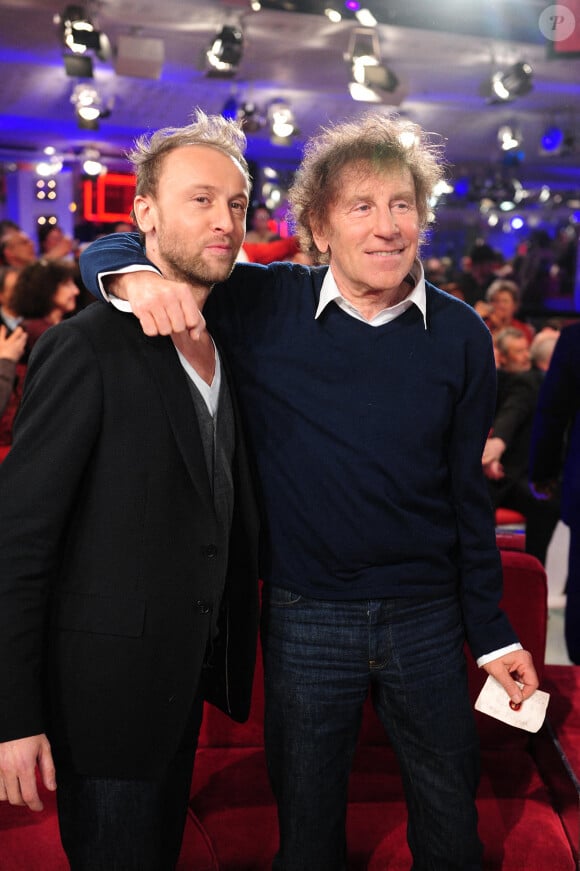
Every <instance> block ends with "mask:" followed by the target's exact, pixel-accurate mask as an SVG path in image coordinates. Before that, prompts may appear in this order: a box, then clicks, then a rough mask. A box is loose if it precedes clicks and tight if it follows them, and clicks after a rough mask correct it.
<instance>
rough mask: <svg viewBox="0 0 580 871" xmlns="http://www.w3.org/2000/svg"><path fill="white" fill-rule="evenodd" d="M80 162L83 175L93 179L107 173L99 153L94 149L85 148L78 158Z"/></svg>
mask: <svg viewBox="0 0 580 871" xmlns="http://www.w3.org/2000/svg"><path fill="white" fill-rule="evenodd" d="M80 161H81V169H82V171H83V173H84V174H85V175H89V176H92V177H93V178H94V177H96V176H98V175H104V174H105V173H106V172H107V167H106V166H105V164H104V163H103V161H102V160H101V153H100V151H98V150H97V149H96V148H86V149H85V150H84V151H83V153H82V154H81V156H80Z"/></svg>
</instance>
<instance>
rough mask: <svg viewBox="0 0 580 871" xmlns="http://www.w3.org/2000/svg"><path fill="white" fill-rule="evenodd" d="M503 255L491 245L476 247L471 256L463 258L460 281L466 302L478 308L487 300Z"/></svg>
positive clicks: (470, 253)
mask: <svg viewBox="0 0 580 871" xmlns="http://www.w3.org/2000/svg"><path fill="white" fill-rule="evenodd" d="M502 259H503V258H502V257H501V255H500V254H499V253H498V252H497V251H495V250H494V249H493V248H492V247H491V245H487V244H485V243H483V244H481V245H475V246H474V247H473V248H472V249H471V251H470V252H469V255H468V256H467V257H464V258H463V272H462V273H461V274H460V275H459V278H458V281H459V284H460V286H461V290H462V291H463V298H464V299H465V302H467V303H469V305H471V306H473V307H474V308H476V304H477V303H478V302H480V301H481V300H484V299H485V291H486V290H487V288H488V287H489V285H490V284H491V282H492V281H493V280H494V279H495V277H496V270H497V269H499V268H500V266H501V265H502Z"/></svg>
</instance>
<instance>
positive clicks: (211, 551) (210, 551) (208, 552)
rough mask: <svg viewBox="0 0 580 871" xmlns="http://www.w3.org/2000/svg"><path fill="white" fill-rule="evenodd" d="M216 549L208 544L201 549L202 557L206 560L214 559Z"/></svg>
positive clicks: (213, 545)
mask: <svg viewBox="0 0 580 871" xmlns="http://www.w3.org/2000/svg"><path fill="white" fill-rule="evenodd" d="M217 552H218V549H217V547H216V546H215V544H208V545H206V547H204V548H203V553H204V556H206V557H207V558H208V559H215V558H216V556H217Z"/></svg>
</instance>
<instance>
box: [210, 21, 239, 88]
mask: <svg viewBox="0 0 580 871" xmlns="http://www.w3.org/2000/svg"><path fill="white" fill-rule="evenodd" d="M243 52H244V35H243V33H242V30H241V28H240V27H235V26H231V25H228V24H225V25H224V26H223V27H222V29H221V31H220V32H219V33H218V34H217V35H216V36H215V37H214V38H213V40H212V42H211V45H210V46H209V48H208V49H207V51H206V53H205V57H206V61H207V69H206V76H208V77H211V78H230V77H231V76H234V75H235V74H236V72H237V70H238V66H239V65H240V62H241V60H242V55H243Z"/></svg>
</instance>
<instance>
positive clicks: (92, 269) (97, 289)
mask: <svg viewBox="0 0 580 871" xmlns="http://www.w3.org/2000/svg"><path fill="white" fill-rule="evenodd" d="M79 265H80V269H81V276H82V279H83V283H84V285H85V287H86V288H87V290H89V291H90V292H91V293H92V294H93V296H96V297H97V299H102V300H106V299H107V297H106V295H105V294H104V293H103V290H104V288H103V284H102V279H103V277H104V276H105V275H107V274H109V273H112V272H123V271H126V270H127V269H128V268H129V267H133V268H134V267H136V266H137V267H139V266H142V267H143V268H144V269H155V267H154V266H153V264H152V263H151V262H150V261H149V260H148V259H147V257H146V256H145V252H144V250H143V246H142V245H141V239H140V237H139V234H138V233H109V234H108V235H107V236H103V237H102V238H101V239H97V240H95V241H94V242H92V243H91V244H90V245H89V246H88V248H85V250H84V251H83V253H82V254H81V257H80V260H79Z"/></svg>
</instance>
